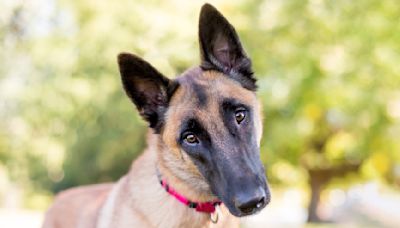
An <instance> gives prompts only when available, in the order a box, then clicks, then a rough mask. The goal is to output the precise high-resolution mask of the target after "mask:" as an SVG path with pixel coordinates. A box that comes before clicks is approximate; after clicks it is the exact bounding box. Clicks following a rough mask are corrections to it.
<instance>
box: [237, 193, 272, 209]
mask: <svg viewBox="0 0 400 228" xmlns="http://www.w3.org/2000/svg"><path fill="white" fill-rule="evenodd" d="M267 201H268V200H267V199H266V195H265V191H263V190H261V189H260V190H258V191H256V192H255V193H254V194H242V195H240V196H239V197H237V198H236V200H235V206H236V208H237V209H239V211H240V212H241V213H243V215H248V214H252V213H254V212H256V211H257V210H258V209H261V208H263V207H264V206H265V204H267V203H268V202H267Z"/></svg>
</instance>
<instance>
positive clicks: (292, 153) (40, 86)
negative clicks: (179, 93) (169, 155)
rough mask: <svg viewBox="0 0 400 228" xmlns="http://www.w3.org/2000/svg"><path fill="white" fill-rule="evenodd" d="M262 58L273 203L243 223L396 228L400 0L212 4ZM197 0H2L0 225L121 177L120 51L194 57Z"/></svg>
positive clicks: (128, 154)
mask: <svg viewBox="0 0 400 228" xmlns="http://www.w3.org/2000/svg"><path fill="white" fill-rule="evenodd" d="M209 2H210V3H212V4H214V5H215V6H216V7H217V8H218V9H219V10H220V11H221V12H222V13H223V14H224V15H225V16H226V17H227V18H228V19H229V21H230V22H231V23H232V24H233V25H235V27H236V29H237V31H238V33H239V35H240V37H241V40H242V43H243V45H244V47H245V48H246V50H247V52H248V53H249V55H250V56H251V57H252V59H253V65H254V70H255V72H256V76H257V77H258V85H259V90H258V95H259V97H260V98H261V100H262V103H263V106H264V113H263V115H264V136H263V139H262V148H261V157H262V160H263V162H264V164H265V166H266V168H267V169H266V170H267V176H268V178H269V182H270V184H271V188H272V190H273V192H272V194H273V195H272V203H271V204H270V206H269V207H267V208H266V209H265V210H263V211H262V213H260V214H258V215H256V216H252V217H249V218H246V219H244V220H243V227H266V226H268V227H304V226H305V227H338V226H340V227H400V216H399V214H398V213H399V211H400V191H399V189H400V137H399V136H400V23H399V18H400V7H399V2H398V1H397V0H363V1H348V0H326V1H324V0H287V1H281V0H238V1H232V0H226V1H209ZM202 4H203V1H186V0H170V1H161V0H135V1H133V0H119V1H95V0H79V1H78V0H34V1H26V0H2V1H1V3H0V120H1V121H0V227H40V224H41V222H42V218H43V213H44V211H45V210H46V209H47V207H48V206H49V205H50V204H51V202H52V199H53V197H54V194H56V193H57V192H59V191H61V190H63V189H66V188H69V187H73V186H77V185H84V184H91V183H99V182H108V181H114V180H117V179H118V178H119V177H120V176H121V175H123V174H124V173H125V172H127V170H128V167H129V165H130V163H131V161H132V160H133V159H135V158H136V157H137V156H138V155H139V153H140V152H141V151H142V150H143V148H144V146H145V139H144V135H145V131H146V124H145V122H144V121H142V120H141V119H140V117H139V116H138V114H137V112H136V110H135V109H134V107H133V105H132V104H131V103H130V101H129V100H128V98H127V97H126V96H125V94H124V92H123V90H122V87H121V83H120V78H119V73H118V68H117V64H116V56H117V54H118V53H119V52H122V51H129V52H133V53H136V54H138V55H139V56H142V57H143V58H145V59H146V60H147V61H149V62H150V63H152V64H153V65H154V66H155V67H156V68H158V69H159V70H160V71H161V72H163V73H164V74H165V75H168V76H169V77H171V78H173V77H175V76H176V75H179V74H180V73H181V72H183V71H184V70H185V69H186V68H188V67H190V66H192V65H195V64H198V63H199V57H198V56H199V52H198V43H197V23H198V15H199V10H200V7H201V5H202Z"/></svg>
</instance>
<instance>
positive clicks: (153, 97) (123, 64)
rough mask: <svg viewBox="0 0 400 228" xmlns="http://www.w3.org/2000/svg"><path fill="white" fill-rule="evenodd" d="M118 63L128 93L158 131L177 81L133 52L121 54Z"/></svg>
mask: <svg viewBox="0 0 400 228" xmlns="http://www.w3.org/2000/svg"><path fill="white" fill-rule="evenodd" d="M118 64H119V71H120V73H121V78H122V84H123V86H124V89H125V92H126V94H127V95H128V96H129V97H130V99H131V100H132V101H133V103H134V104H135V105H136V107H137V109H138V111H139V113H140V115H141V116H142V117H143V118H144V119H145V120H146V121H148V122H149V124H150V127H151V128H154V129H155V130H156V131H157V130H158V129H159V128H160V127H161V126H162V124H163V116H164V113H165V111H166V110H167V107H168V102H169V98H170V95H171V94H172V92H173V90H175V89H176V83H174V82H173V81H171V80H169V79H168V78H166V77H164V76H163V75H162V74H161V73H160V72H158V71H157V70H156V69H155V68H154V67H153V66H151V65H150V64H149V63H148V62H146V61H145V60H143V59H141V58H140V57H137V56H135V55H133V54H129V53H121V54H119V55H118Z"/></svg>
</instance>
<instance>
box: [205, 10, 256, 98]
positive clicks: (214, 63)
mask: <svg viewBox="0 0 400 228" xmlns="http://www.w3.org/2000/svg"><path fill="white" fill-rule="evenodd" d="M199 39H200V40H199V41H200V53H201V67H202V68H203V69H205V70H210V69H214V70H218V71H220V72H222V73H224V74H226V75H228V76H229V77H231V78H232V79H234V80H236V81H238V82H240V83H241V84H242V86H243V87H244V88H246V89H249V90H253V91H254V90H256V88H257V86H256V79H255V78H254V76H253V71H252V69H251V60H250V58H248V57H247V55H246V52H245V51H244V49H243V47H242V44H241V43H240V40H239V36H238V35H237V33H236V31H235V28H234V27H233V26H232V25H231V24H230V23H229V22H228V20H226V18H225V17H224V16H222V14H221V13H220V12H218V10H217V9H216V8H214V7H213V6H212V5H210V4H208V3H206V4H204V5H203V7H202V8H201V12H200V20H199Z"/></svg>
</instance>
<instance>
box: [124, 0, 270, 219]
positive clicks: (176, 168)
mask: <svg viewBox="0 0 400 228" xmlns="http://www.w3.org/2000/svg"><path fill="white" fill-rule="evenodd" d="M199 39H200V52H201V65H200V67H195V68H192V69H190V70H188V71H186V72H185V73H184V74H183V75H182V76H180V77H178V78H177V79H175V80H170V79H168V78H166V77H164V76H163V75H162V74H161V73H160V72H158V71H157V70H156V69H155V68H153V67H152V66H151V65H150V64H149V63H147V62H145V61H144V60H142V59H141V58H139V57H137V56H135V55H132V54H127V53H122V54H120V55H119V56H118V63H119V67H120V72H121V76H122V82H123V86H124V88H125V91H126V93H127V94H128V96H129V97H130V98H131V100H132V101H133V102H134V104H135V105H136V107H137V108H138V110H139V112H140V114H141V115H142V116H143V117H144V119H145V120H147V121H148V122H149V124H150V127H151V128H153V129H154V132H155V133H156V134H158V138H159V142H158V144H159V145H158V146H159V147H162V149H161V150H160V151H161V152H160V153H161V154H160V155H159V160H160V163H161V165H162V166H163V168H164V169H165V170H168V172H170V173H171V174H172V175H174V176H175V177H176V178H178V179H180V180H181V181H183V182H185V183H186V184H187V185H188V186H189V187H190V188H192V189H193V191H196V192H198V193H201V194H205V193H206V194H209V195H212V196H217V197H218V198H219V199H220V200H222V201H223V203H224V204H225V205H226V206H227V207H228V209H229V211H230V212H231V213H232V214H233V215H235V216H244V215H250V214H253V213H255V212H257V211H259V210H261V209H262V208H263V207H264V206H265V205H266V204H268V202H269V200H270V194H269V190H268V187H267V181H266V177H265V171H264V167H263V165H262V163H261V161H260V156H259V149H260V140H261V133H262V123H261V116H260V115H261V110H260V105H259V102H258V100H257V98H256V94H255V90H256V84H255V82H256V80H255V78H254V77H253V72H252V69H251V61H250V59H249V58H248V56H247V55H246V53H245V51H244V49H243V47H242V45H241V43H240V41H239V37H238V35H237V33H236V31H235V29H234V28H233V26H232V25H231V24H229V22H228V21H227V20H226V19H225V18H224V17H223V16H222V15H221V14H220V13H219V12H218V11H217V10H216V9H215V8H214V7H213V6H211V5H209V4H206V5H204V6H203V7H202V10H201V13H200V22H199Z"/></svg>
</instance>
